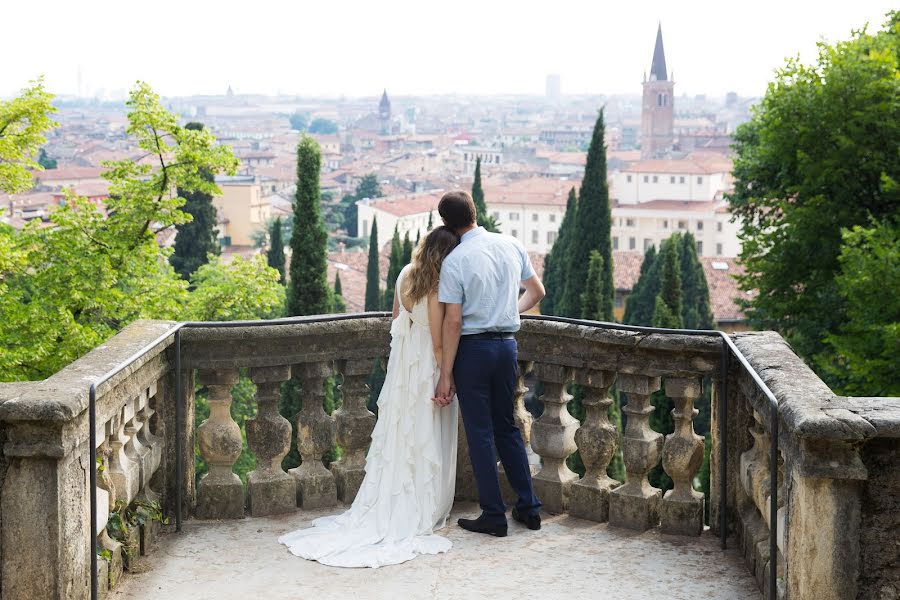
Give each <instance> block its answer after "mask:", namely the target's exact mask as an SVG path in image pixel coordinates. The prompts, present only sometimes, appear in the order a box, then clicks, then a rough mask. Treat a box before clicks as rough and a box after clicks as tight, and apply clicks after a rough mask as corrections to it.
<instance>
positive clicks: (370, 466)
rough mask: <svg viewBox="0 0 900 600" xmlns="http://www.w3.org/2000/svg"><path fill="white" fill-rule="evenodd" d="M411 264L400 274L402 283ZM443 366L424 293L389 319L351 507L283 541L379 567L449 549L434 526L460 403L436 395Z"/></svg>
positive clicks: (449, 491)
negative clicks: (385, 357) (374, 410)
mask: <svg viewBox="0 0 900 600" xmlns="http://www.w3.org/2000/svg"><path fill="white" fill-rule="evenodd" d="M407 271H408V267H407V268H405V269H404V270H403V271H402V272H401V274H400V276H399V277H398V278H397V285H396V287H397V289H400V283H401V281H402V280H403V277H405V276H406V273H407ZM437 379H438V367H437V363H436V362H435V358H434V352H433V350H432V343H431V332H430V330H429V327H428V304H427V300H422V301H420V302H418V303H417V304H416V305H415V306H413V307H412V310H411V311H407V310H406V309H405V308H404V307H403V303H402V302H401V303H400V314H399V316H398V317H397V318H396V319H394V322H393V324H392V325H391V355H390V359H389V361H388V368H387V374H386V376H385V380H384V387H383V388H382V390H381V395H380V396H379V397H378V421H377V423H376V424H375V429H374V431H373V432H372V444H371V446H370V447H369V453H368V455H367V457H366V475H365V479H363V482H362V485H361V487H360V490H359V493H358V494H357V496H356V499H355V500H354V501H353V505H352V506H351V507H350V509H349V510H348V511H346V512H344V513H343V514H340V515H335V516H329V517H322V518H320V519H316V520H314V521H313V522H312V526H311V527H308V528H306V529H299V530H297V531H294V532H291V533H288V534H285V535H283V536H281V537H280V538H278V541H279V542H280V543H282V544H284V545H285V546H287V547H288V549H289V550H290V551H291V552H292V553H293V554H295V555H297V556H300V557H302V558H306V559H309V560H315V561H318V562H320V563H322V564H325V565H331V566H335V567H373V568H377V567H381V566H384V565H394V564H399V563H402V562H406V561H408V560H411V559H413V558H415V557H416V555H417V554H438V553H440V552H446V551H448V550H449V549H450V546H451V542H450V540H448V539H447V538H444V537H441V536H438V535H434V533H433V531H434V530H436V529H442V528H443V527H445V526H446V524H447V518H448V516H449V515H450V508H451V506H452V505H453V494H454V491H455V480H456V438H457V410H458V409H457V404H456V402H453V403H451V404H450V405H449V406H446V407H444V408H438V407H437V406H436V405H435V404H434V403H433V402H432V401H431V398H432V396H433V395H434V388H435V385H436V384H437Z"/></svg>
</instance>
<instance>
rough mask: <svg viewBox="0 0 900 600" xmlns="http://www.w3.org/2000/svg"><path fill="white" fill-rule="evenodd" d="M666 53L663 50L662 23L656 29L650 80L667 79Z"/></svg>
mask: <svg viewBox="0 0 900 600" xmlns="http://www.w3.org/2000/svg"><path fill="white" fill-rule="evenodd" d="M666 73H667V71H666V53H665V51H664V50H663V40H662V23H660V24H659V28H658V29H657V30H656V46H655V47H654V48H653V62H652V63H651V64H650V81H653V80H654V79H655V80H656V81H666V80H667V79H668V76H667V75H666Z"/></svg>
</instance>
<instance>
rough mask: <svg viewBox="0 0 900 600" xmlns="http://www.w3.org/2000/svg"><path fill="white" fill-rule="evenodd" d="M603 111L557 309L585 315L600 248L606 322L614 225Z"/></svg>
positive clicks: (596, 127) (609, 312) (610, 306)
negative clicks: (592, 259) (592, 265)
mask: <svg viewBox="0 0 900 600" xmlns="http://www.w3.org/2000/svg"><path fill="white" fill-rule="evenodd" d="M604 131H605V127H604V123H603V111H602V110H601V111H600V114H599V115H598V116H597V122H596V124H595V125H594V133H593V137H592V138H591V147H590V150H588V155H587V163H586V165H585V169H584V179H582V182H581V192H580V196H579V199H578V208H577V209H576V212H575V223H574V227H573V231H572V238H571V241H570V242H569V243H568V248H566V258H565V265H564V267H563V269H562V272H561V275H562V277H561V278H560V279H561V281H562V282H563V284H564V286H565V292H564V294H563V296H562V298H561V299H560V302H559V306H557V307H554V308H555V309H556V312H557V313H558V314H559V315H561V316H564V317H578V316H579V315H580V314H581V300H582V294H583V293H584V288H585V286H586V285H587V274H588V273H587V271H588V265H589V262H590V256H591V252H592V251H593V250H597V251H598V252H599V253H600V256H601V257H602V258H603V275H602V277H601V280H602V282H603V285H602V289H603V291H604V296H603V298H602V301H601V304H600V307H601V308H600V311H599V315H600V316H601V317H602V320H603V321H613V320H615V319H614V317H613V294H614V292H615V288H614V286H613V277H612V267H613V262H612V241H611V240H612V238H611V236H610V227H611V225H612V216H611V213H610V205H609V187H608V185H607V181H606V144H605V142H604V139H603V138H604Z"/></svg>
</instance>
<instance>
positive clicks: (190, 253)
mask: <svg viewBox="0 0 900 600" xmlns="http://www.w3.org/2000/svg"><path fill="white" fill-rule="evenodd" d="M184 128H185V129H190V130H193V131H202V130H203V123H188V124H187V125H185V126H184ZM201 176H202V177H203V178H204V179H206V180H207V181H214V180H215V177H214V176H213V174H212V173H209V172H203V173H201ZM178 196H179V197H181V198H184V206H182V207H181V210H182V211H183V212H185V213H187V214H189V215H191V220H190V221H189V222H187V223H182V224H180V225H176V226H175V231H176V234H175V248H174V252H173V253H172V256H170V257H169V263H170V264H171V265H172V268H173V269H175V271H176V272H177V273H178V274H179V275H181V278H182V279H185V280H188V279H190V277H191V273H193V272H194V271H196V270H197V269H198V268H200V267H201V266H202V265H205V264H206V263H207V262H208V256H209V255H210V254H214V255H218V254H219V242H218V240H217V239H216V238H217V236H218V232H217V230H216V208H215V207H214V206H213V203H212V196H211V195H209V194H206V193H204V192H187V191H184V190H182V189H179V190H178Z"/></svg>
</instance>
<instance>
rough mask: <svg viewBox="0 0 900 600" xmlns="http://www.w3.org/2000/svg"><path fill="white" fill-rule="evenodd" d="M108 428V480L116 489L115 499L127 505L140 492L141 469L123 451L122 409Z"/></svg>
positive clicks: (124, 436)
mask: <svg viewBox="0 0 900 600" xmlns="http://www.w3.org/2000/svg"><path fill="white" fill-rule="evenodd" d="M109 427H110V435H109V450H110V453H109V463H108V465H107V470H108V471H109V478H110V480H111V481H112V483H113V485H114V486H115V488H116V499H117V500H122V501H123V502H125V503H128V502H131V500H132V499H133V498H134V497H135V496H136V495H137V493H138V491H139V490H140V487H141V480H140V476H141V469H140V466H139V465H138V464H137V463H136V462H134V461H133V460H131V458H130V457H129V456H128V453H126V451H125V446H126V444H127V443H128V435H127V434H126V432H125V419H124V409H122V410H120V411H119V412H118V414H117V415H116V416H115V417H113V419H111V420H110V423H109Z"/></svg>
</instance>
